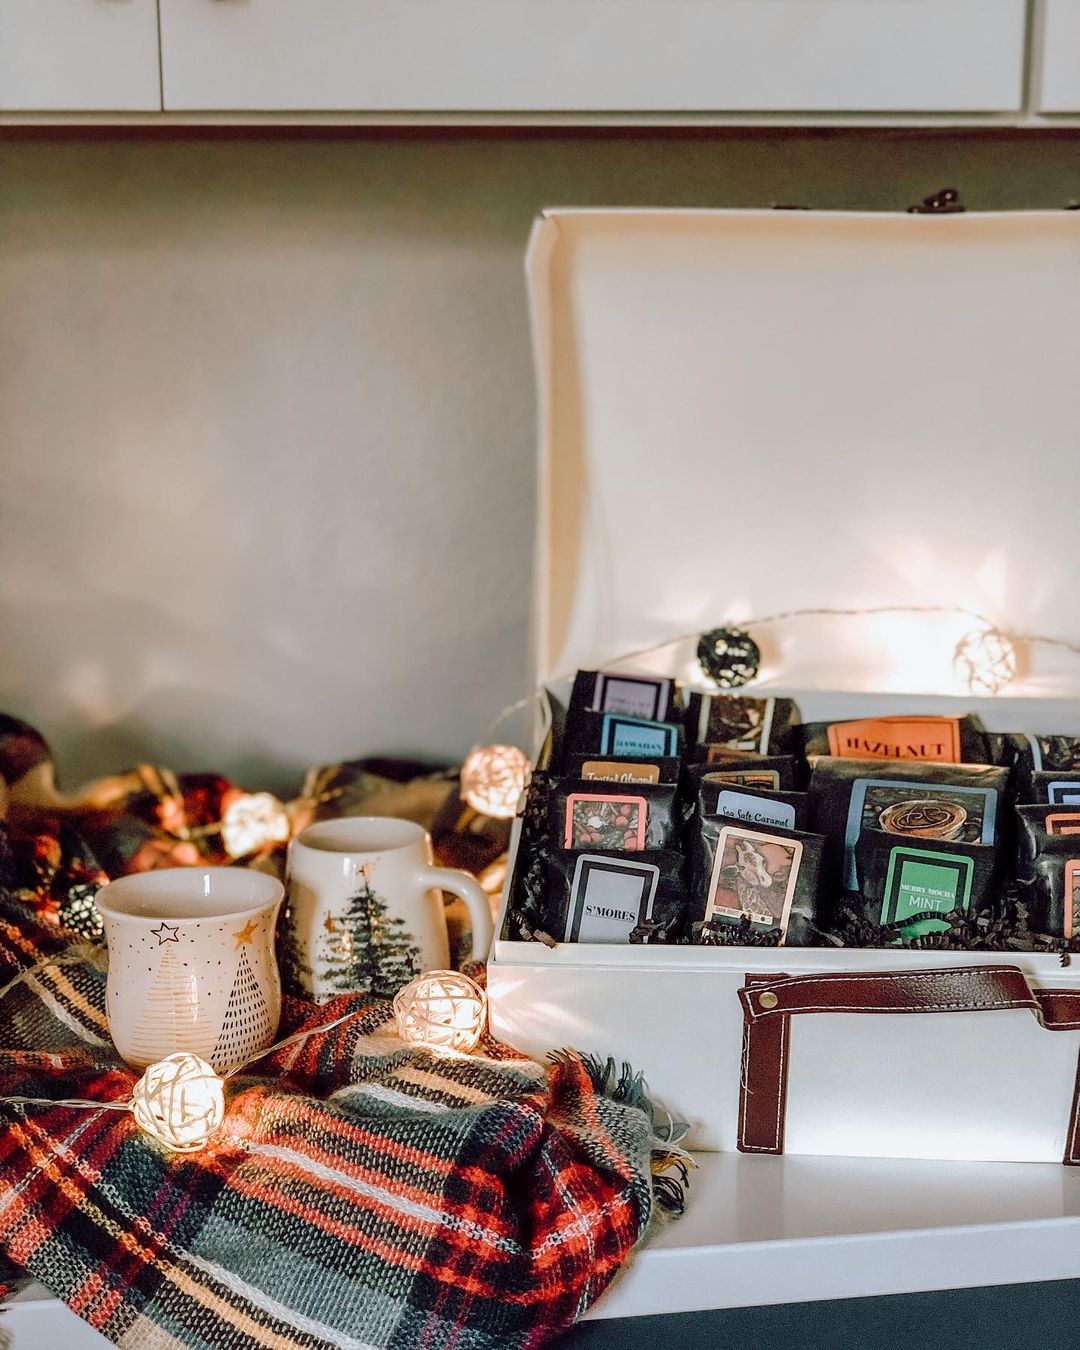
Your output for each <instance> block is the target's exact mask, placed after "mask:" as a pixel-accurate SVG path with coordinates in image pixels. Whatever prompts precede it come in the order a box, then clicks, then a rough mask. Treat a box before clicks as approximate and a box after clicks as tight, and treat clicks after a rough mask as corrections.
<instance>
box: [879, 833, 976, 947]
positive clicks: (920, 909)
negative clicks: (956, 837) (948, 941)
mask: <svg viewBox="0 0 1080 1350" xmlns="http://www.w3.org/2000/svg"><path fill="white" fill-rule="evenodd" d="M856 854H857V865H858V873H859V881H860V884H861V897H860V900H859V901H858V902H857V907H858V908H860V909H861V911H862V913H863V914H864V915H865V917H866V918H867V919H868V920H869V921H870V922H871V923H874V924H878V925H880V926H881V927H882V928H884V929H886V930H887V931H888V932H890V933H893V934H895V941H897V942H900V941H904V940H907V941H910V940H911V939H912V938H917V937H925V936H926V935H927V934H928V933H946V932H948V931H949V929H950V928H951V927H952V924H953V922H954V920H955V919H956V917H957V915H962V916H965V917H974V916H975V915H981V914H985V915H987V916H988V917H989V916H991V915H992V914H993V913H994V910H995V908H996V905H997V894H998V870H997V853H996V851H995V849H994V848H992V847H991V846H990V845H989V844H962V843H955V842H952V841H948V840H935V841H933V842H928V841H924V840H917V839H911V840H901V839H899V838H898V837H897V836H896V835H895V834H889V833H886V832H885V831H884V830H875V829H868V830H864V831H863V832H862V834H861V835H860V836H859V842H858V844H857V846H856Z"/></svg>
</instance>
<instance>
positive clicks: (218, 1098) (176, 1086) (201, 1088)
mask: <svg viewBox="0 0 1080 1350" xmlns="http://www.w3.org/2000/svg"><path fill="white" fill-rule="evenodd" d="M131 1109H132V1112H133V1113H134V1116H135V1123H136V1124H137V1125H138V1126H139V1128H140V1129H142V1130H145V1131H146V1133H147V1134H149V1135H151V1136H152V1137H153V1138H154V1139H156V1140H158V1142H159V1143H162V1144H164V1145H165V1147H166V1148H168V1149H171V1150H172V1151H173V1152H174V1153H195V1152H197V1151H198V1150H199V1149H201V1148H204V1147H205V1146H206V1144H207V1143H208V1142H209V1140H210V1137H211V1135H212V1134H213V1133H214V1131H215V1130H216V1129H217V1128H218V1126H219V1125H220V1124H221V1122H222V1120H223V1119H224V1118H225V1093H224V1089H223V1084H222V1080H221V1079H220V1078H219V1077H218V1075H217V1074H216V1073H215V1072H214V1070H213V1069H212V1068H211V1067H210V1065H209V1064H207V1062H206V1060H204V1059H200V1058H199V1056H198V1055H190V1054H187V1053H186V1052H180V1053H178V1054H175V1055H169V1056H168V1058H166V1059H162V1060H159V1061H158V1062H157V1063H156V1064H151V1065H150V1067H149V1068H148V1069H147V1070H146V1072H145V1073H144V1074H143V1076H142V1077H141V1078H140V1079H139V1081H138V1082H137V1083H136V1084H135V1087H134V1088H133V1089H132V1093H131Z"/></svg>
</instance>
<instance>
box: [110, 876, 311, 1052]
mask: <svg viewBox="0 0 1080 1350" xmlns="http://www.w3.org/2000/svg"><path fill="white" fill-rule="evenodd" d="M284 894H285V892H284V887H283V886H282V884H281V882H280V881H278V880H277V879H276V878H275V877H270V876H267V875H266V874H265V873H264V872H253V871H249V870H248V869H246V868H240V867H170V868H163V869H161V870H160V871H156V872H138V873H135V874H133V875H132V876H127V877H120V878H119V879H118V880H117V881H110V882H109V884H108V885H107V886H103V887H102V888H101V890H100V891H98V893H97V896H96V903H97V907H98V911H99V913H100V914H101V918H102V920H103V922H104V925H105V940H106V942H107V943H108V947H109V976H108V980H107V982H106V985H105V1014H106V1017H107V1018H108V1022H109V1032H110V1034H111V1035H112V1038H113V1041H114V1042H115V1043H116V1048H117V1050H119V1052H120V1054H121V1055H122V1056H123V1058H124V1059H126V1060H127V1062H128V1063H129V1064H132V1065H134V1066H135V1067H137V1068H140V1069H142V1068H145V1067H146V1066H147V1065H148V1064H154V1063H156V1062H157V1061H158V1060H160V1059H164V1058H165V1057H166V1055H171V1054H174V1053H175V1052H176V1051H178V1050H187V1051H189V1052H191V1053H192V1054H196V1055H200V1056H201V1057H202V1058H203V1059H205V1060H206V1061H207V1062H208V1063H210V1064H212V1065H213V1066H214V1068H215V1069H217V1070H218V1072H224V1071H225V1070H226V1069H229V1068H232V1067H233V1066H234V1065H237V1064H239V1063H241V1061H243V1060H245V1059H247V1058H248V1056H249V1055H253V1054H255V1053H256V1052H257V1051H259V1050H265V1049H266V1047H267V1046H268V1045H271V1044H272V1043H273V1040H274V1036H275V1034H276V1032H277V1025H278V1019H279V1017H280V1015H281V981H280V979H279V977H278V966H277V960H276V958H275V955H274V929H275V926H276V923H277V913H278V909H279V908H280V906H281V901H282V899H283V898H284Z"/></svg>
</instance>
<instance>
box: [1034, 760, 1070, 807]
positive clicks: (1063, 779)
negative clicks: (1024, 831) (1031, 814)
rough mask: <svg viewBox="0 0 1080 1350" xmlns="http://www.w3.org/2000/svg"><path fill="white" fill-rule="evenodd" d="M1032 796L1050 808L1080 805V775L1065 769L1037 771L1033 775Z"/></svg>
mask: <svg viewBox="0 0 1080 1350" xmlns="http://www.w3.org/2000/svg"><path fill="white" fill-rule="evenodd" d="M1031 796H1032V800H1033V801H1035V802H1045V803H1046V804H1047V805H1048V806H1076V805H1077V803H1080V773H1070V772H1068V771H1067V770H1065V769H1036V770H1035V772H1034V773H1033V774H1032V775H1031Z"/></svg>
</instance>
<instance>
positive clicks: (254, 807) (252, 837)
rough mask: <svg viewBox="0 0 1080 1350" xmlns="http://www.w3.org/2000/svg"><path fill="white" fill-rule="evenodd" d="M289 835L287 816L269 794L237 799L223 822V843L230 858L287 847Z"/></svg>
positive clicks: (227, 809)
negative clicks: (285, 844)
mask: <svg viewBox="0 0 1080 1350" xmlns="http://www.w3.org/2000/svg"><path fill="white" fill-rule="evenodd" d="M290 833H291V827H290V825H289V817H288V814H287V812H286V810H285V808H284V806H282V804H281V803H280V802H279V801H278V799H277V798H276V797H275V796H274V795H273V794H272V793H270V792H247V793H244V794H243V796H240V797H236V798H234V800H233V801H231V802H230V803H229V805H228V806H227V807H226V808H225V814H224V815H223V816H222V818H221V842H222V843H223V844H224V845H225V851H226V853H228V855H229V857H230V858H244V857H247V855H248V854H249V853H261V852H263V850H264V849H270V848H273V847H274V845H275V844H284V843H285V842H286V840H287V839H288V838H289V835H290Z"/></svg>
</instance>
